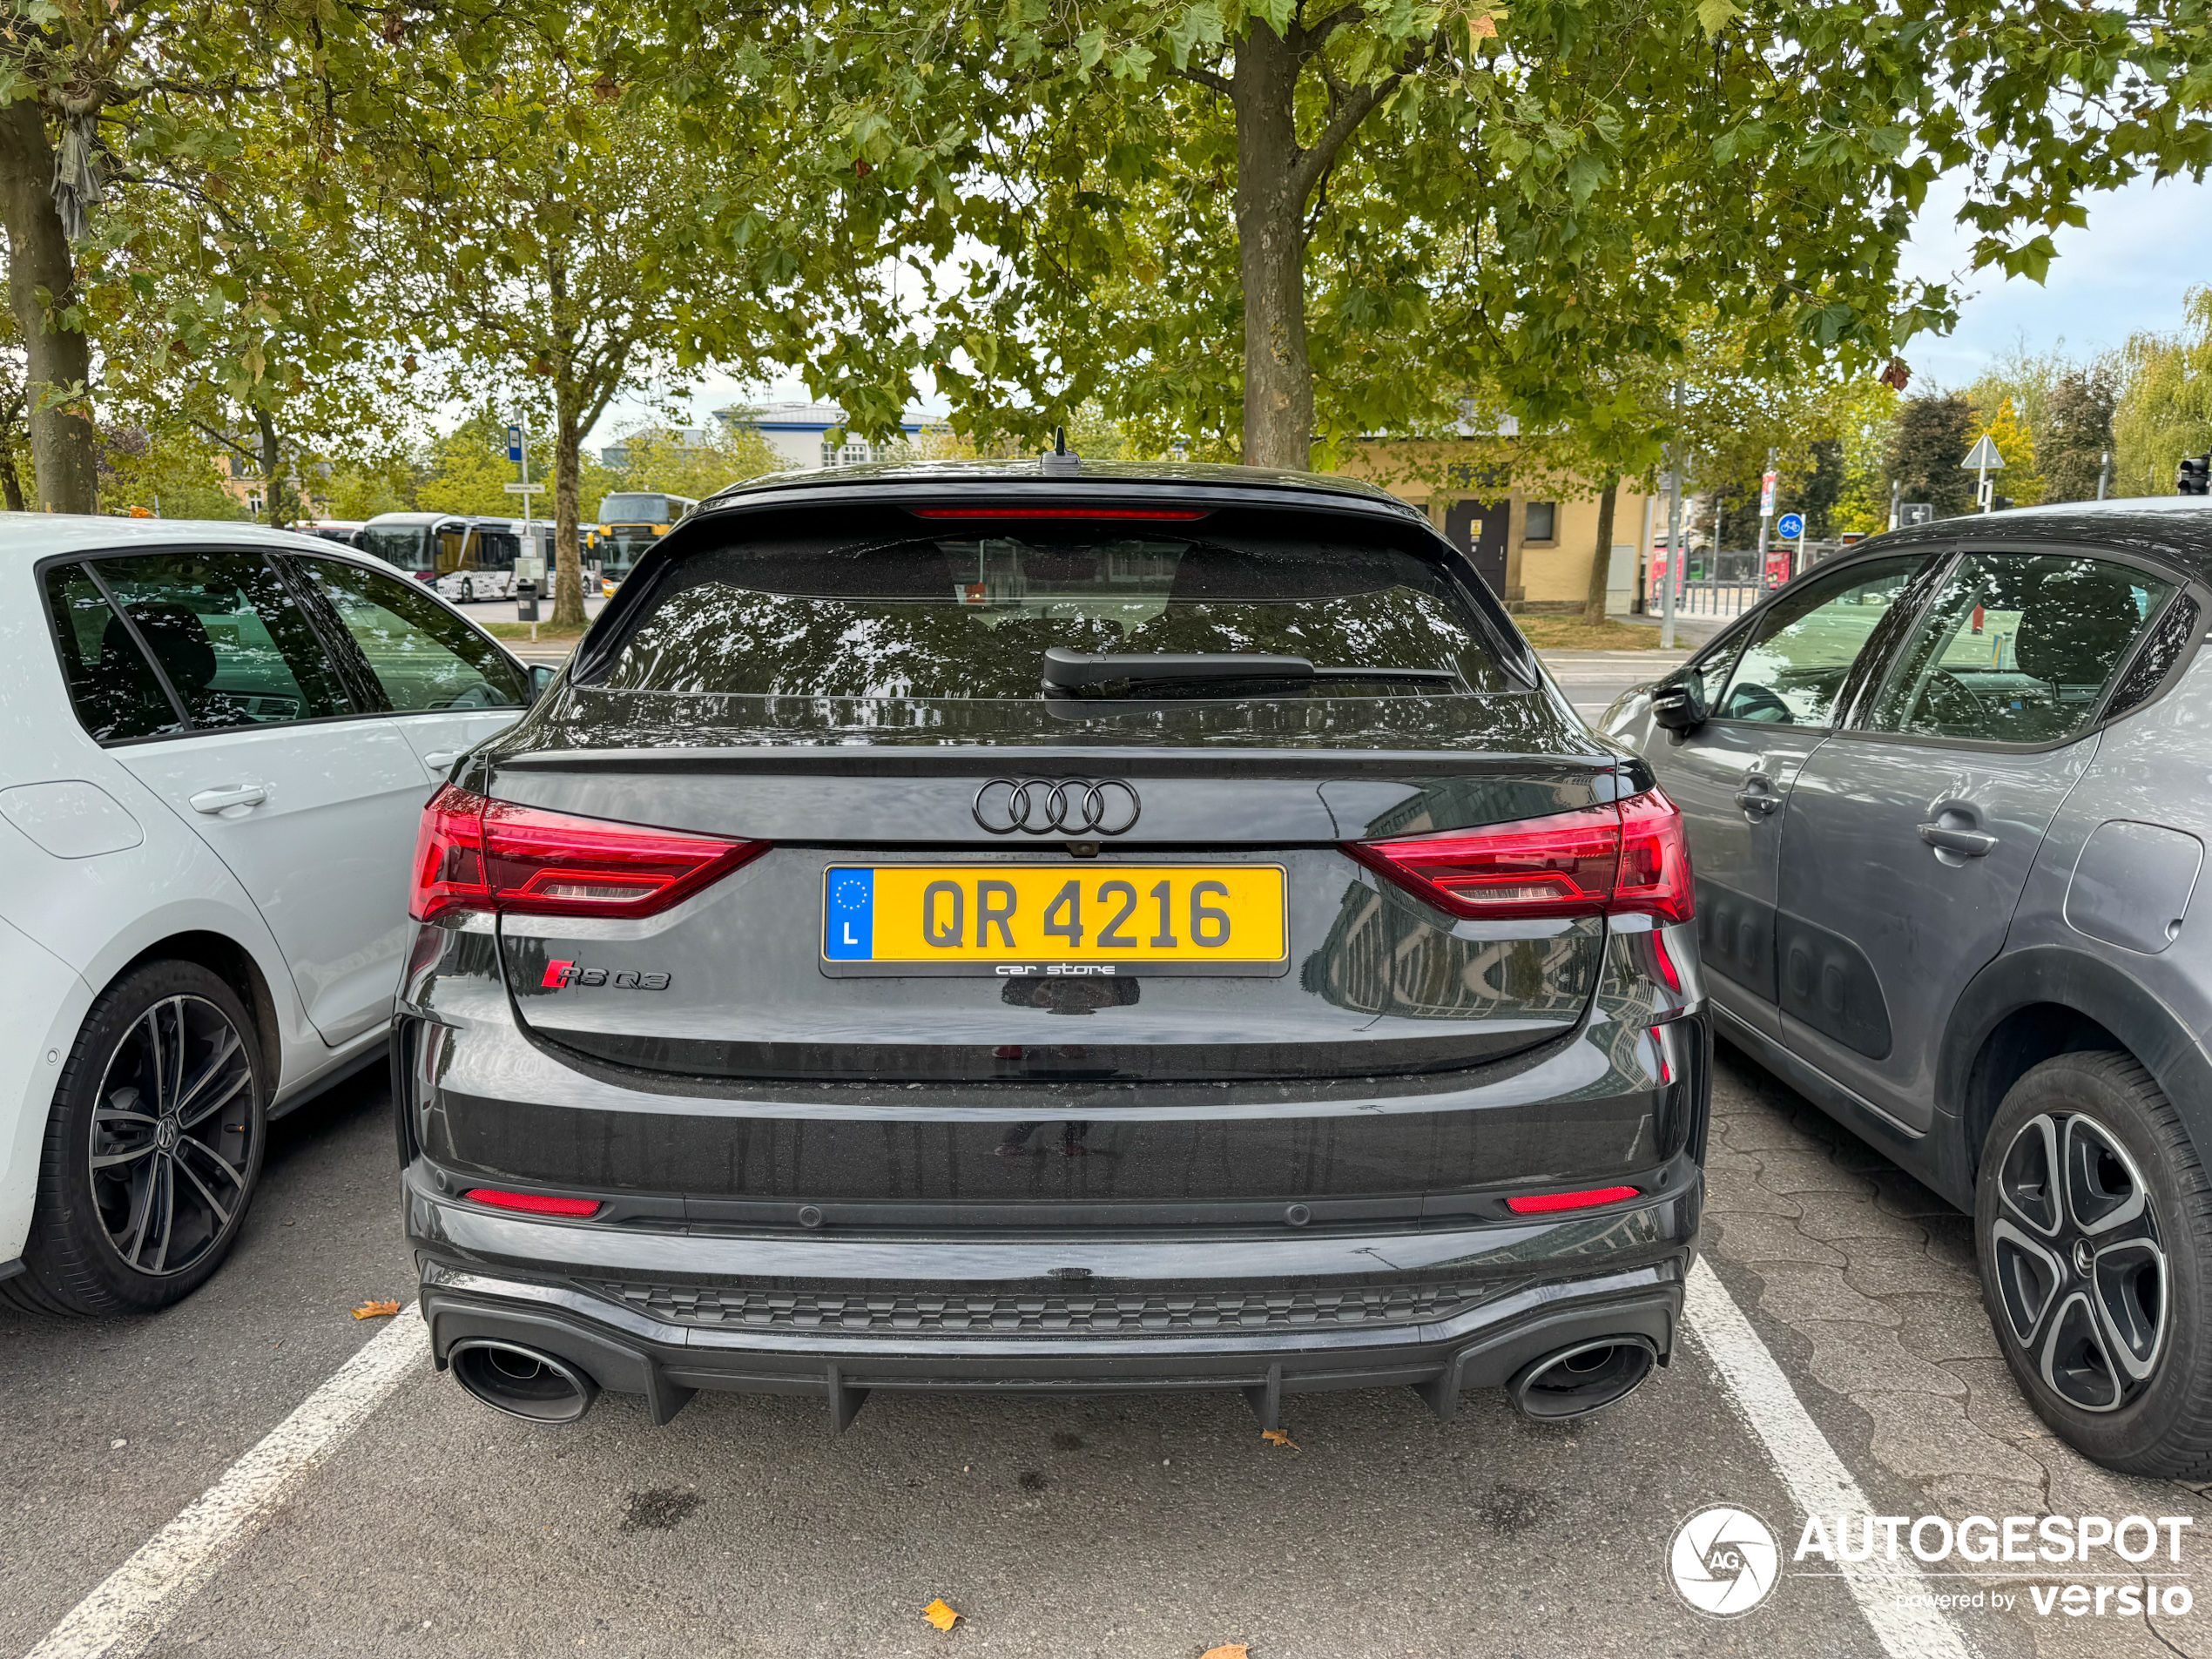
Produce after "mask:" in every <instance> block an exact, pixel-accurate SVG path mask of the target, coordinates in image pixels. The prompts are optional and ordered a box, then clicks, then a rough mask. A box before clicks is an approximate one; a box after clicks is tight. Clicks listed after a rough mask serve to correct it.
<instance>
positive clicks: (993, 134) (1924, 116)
mask: <svg viewBox="0 0 2212 1659" xmlns="http://www.w3.org/2000/svg"><path fill="white" fill-rule="evenodd" d="M2206 49H2207V41H2206V37H2205V30H2204V28H2203V19H2202V11H2201V6H2200V4H2199V0H2137V3H2134V4H2133V5H2132V6H2131V7H2129V8H2128V9H2124V10H2123V9H2119V8H2092V9H2082V8H2080V7H2077V6H2075V5H2074V4H2072V3H2069V0H2029V3H2026V4H2023V5H2020V6H2016V7H2011V8H2007V9H2006V10H2004V11H2003V12H2001V13H1999V14H1992V13H1990V12H1989V11H1988V10H1987V8H1986V7H1984V6H1979V5H1976V4H1972V3H1968V0H1913V3H1911V4H1908V5H1905V6H1902V7H1900V6H1897V5H1894V4H1878V3H1873V0H1853V3H1844V4H1824V5H1820V6H1812V5H1809V4H1806V3H1804V0H1756V3H1751V4H1748V5H1744V4H1738V3H1735V0H1703V3H1701V4H1698V5H1696V6H1692V5H1690V4H1689V3H1679V4H1675V5H1667V6H1657V7H1654V6H1651V5H1649V4H1645V3H1641V0H1528V3H1520V4H1515V5H1514V6H1513V7H1512V8H1511V9H1510V10H1509V11H1508V10H1504V9H1502V8H1498V7H1494V6H1491V5H1488V4H1486V3H1481V0H1427V3H1383V0H1344V3H1337V4H1332V3H1328V0H1314V3H1311V4H1302V3H1298V0H1187V3H1178V0H1099V3H1094V4H1089V5H1085V6H1082V7H1080V8H1078V7H1076V6H1075V5H1073V4H1071V3H1067V0H948V3H947V4H944V5H941V6H934V7H930V8H927V9H916V8H913V7H910V6H907V5H906V4H904V3H903V0H848V3H845V4H842V5H840V7H838V8H837V9H836V10H835V11H834V12H833V13H820V14H818V13H813V12H807V11H801V10H789V11H785V10H775V9H766V10H764V9H762V8H761V7H759V5H757V4H755V3H752V0H666V3H663V4H659V5H656V6H655V7H653V8H652V20H651V27H649V28H646V29H644V30H641V31H640V32H638V33H637V34H636V35H635V36H633V37H630V38H629V40H628V41H627V43H626V44H625V48H624V51H625V52H626V54H627V58H626V61H627V62H629V63H631V64H635V65H636V66H637V74H638V75H639V77H640V78H641V79H642V80H643V81H645V82H649V83H651V84H654V85H656V86H658V87H659V88H660V89H661V90H663V91H665V92H666V93H667V94H668V95H669V96H670V97H671V98H672V99H673V100H674V101H675V102H677V103H678V104H679V105H685V106H686V107H689V106H690V105H691V103H692V102H694V101H697V102H698V103H701V104H705V105H712V106H715V107H722V106H725V105H727V104H728V103H729V102H731V101H732V100H742V99H743V98H751V97H758V98H763V99H766V100H769V101H772V102H775V103H779V104H780V105H782V106H783V107H786V108H790V109H793V110H804V111H806V112H807V115H808V118H810V119H812V120H814V121H816V122H818V123H819V125H820V127H821V129H822V135H821V138H822V141H821V144H820V146H819V153H818V154H817V155H816V156H815V157H814V158H813V164H812V165H813V166H814V167H815V168H816V169H817V171H818V173H819V177H821V178H822V179H825V180H826V179H832V178H836V179H841V181H842V182H841V184H840V187H839V192H838V194H837V197H836V201H837V204H838V207H839V211H840V214H841V216H842V222H845V223H847V224H850V225H853V226H857V227H859V230H858V233H857V234H856V246H860V245H866V246H878V247H883V248H891V247H897V246H907V247H910V248H911V249H912V250H913V253H912V260H911V262H912V274H911V276H910V278H909V279H908V281H909V283H910V284H911V285H912V287H914V288H917V289H919V290H920V292H921V303H920V307H919V309H920V313H921V320H920V321H919V322H918V324H917V326H916V327H914V329H912V330H911V331H908V332H907V333H905V334H900V335H898V336H897V337H895V338H894V337H891V336H880V335H871V336H868V337H866V338H863V337H861V336H860V335H859V334H856V333H855V332H854V331H853V330H852V329H851V328H849V327H847V328H845V329H842V330H840V331H837V332H835V334H834V344H833V347H832V348H831V349H829V350H827V351H826V352H824V353H823V354H821V355H820V356H819V358H818V359H817V360H816V361H814V362H813V364H812V365H811V366H810V374H811V375H812V377H813V383H814V385H815V389H816V390H817V392H818V393H819V394H821V395H834V396H836V397H838V398H839V399H840V401H843V402H844V403H845V404H846V407H847V408H849V409H852V410H853V411H854V412H855V415H856V424H858V425H859V426H860V428H861V429H863V430H867V431H876V432H880V431H883V430H887V428H888V423H889V421H890V420H891V419H892V418H893V417H894V415H895V412H896V410H897V408H898V407H899V405H900V403H901V402H903V401H904V399H905V396H906V395H907V387H908V384H909V377H910V376H911V375H912V374H914V372H916V371H917V370H920V369H921V368H927V369H929V370H930V371H931V372H932V373H934V374H935V376H936V377H937V383H938V385H939V387H940V388H941V390H943V391H945V392H946V393H948V395H950V397H951V398H952V400H953V403H954V416H953V419H954V424H955V425H956V426H957V427H958V428H959V429H960V430H961V432H963V433H968V434H973V435H981V436H984V437H988V435H991V434H992V433H994V432H996V431H1000V430H1013V431H1016V432H1018V433H1020V434H1022V435H1023V436H1025V437H1026V438H1028V439H1029V440H1031V441H1035V440H1036V439H1038V438H1041V437H1042V435H1043V433H1044V432H1045V431H1046V430H1048V429H1049V427H1050V426H1051V425H1053V424H1054V423H1055V422H1056V421H1059V420H1060V419H1062V417H1063V415H1064V414H1065V412H1066V411H1067V410H1068V409H1069V408H1071V407H1073V406H1075V405H1076V404H1078V403H1080V402H1082V401H1085V400H1087V399H1091V398H1098V399H1100V400H1102V401H1104V402H1105V404H1106V405H1107V407H1108V408H1109V410H1110V411H1112V412H1113V413H1115V414H1116V415H1117V416H1120V417H1122V418H1123V419H1125V420H1127V421H1129V422H1130V425H1131V427H1132V429H1133V430H1134V431H1136V432H1137V433H1139V434H1140V435H1142V436H1143V439H1144V441H1145V442H1148V443H1149V444H1151V445H1154V446H1158V445H1161V444H1162V443H1163V442H1164V441H1166V440H1170V439H1172V440H1176V441H1178V442H1181V443H1182V444H1183V445H1184V446H1185V447H1186V448H1188V449H1189V450H1190V452H1191V453H1194V454H1209V453H1219V452H1221V451H1223V450H1225V449H1233V450H1236V451H1237V452H1238V453H1241V454H1242V455H1243V456H1244V458H1245V459H1247V460H1254V461H1261V462H1278V461H1288V462H1302V461H1303V459H1304V456H1305V445H1306V443H1307V442H1308V440H1309V438H1310V439H1312V440H1313V441H1314V442H1318V443H1319V445H1320V446H1321V448H1322V450H1323V452H1324V454H1341V453H1343V452H1344V450H1345V446H1346V445H1348V444H1349V443H1350V442H1352V439H1353V438H1354V437H1355V436H1357V435H1362V434H1366V433H1372V432H1392V433H1398V434H1409V435H1442V434H1445V433H1447V432H1449V431H1451V430H1452V429H1453V428H1454V427H1455V426H1456V425H1457V423H1458V421H1459V419H1460V410H1461V408H1462V405H1463V402H1464V401H1465V400H1467V399H1469V398H1474V399H1475V400H1477V401H1481V400H1484V399H1486V398H1489V397H1492V396H1494V397H1495V398H1497V399H1498V400H1500V401H1501V402H1502V404H1503V405H1504V407H1505V408H1507V409H1508V410H1509V411H1510V412H1512V413H1514V414H1515V415H1518V416H1520V417H1521V419H1522V421H1523V422H1524V424H1526V425H1528V426H1533V427H1534V428H1546V429H1548V428H1554V427H1561V426H1563V427H1566V428H1572V429H1573V430H1575V432H1576V433H1578V434H1579V435H1581V438H1582V440H1583V442H1585V444H1586V446H1587V447H1588V448H1591V449H1592V450H1593V451H1594V452H1595V453H1597V454H1599V455H1605V456H1610V457H1612V458H1614V459H1615V460H1617V461H1619V462H1623V463H1625V464H1629V465H1631V466H1637V467H1641V466H1643V465H1646V464H1649V462H1651V461H1652V460H1653V459H1655V458H1656V442H1657V438H1658V437H1659V435H1661V434H1662V432H1663V430H1664V428H1665V426H1666V419H1665V414H1664V408H1663V400H1662V402H1661V403H1659V404H1655V403H1654V402H1653V401H1650V399H1649V395H1634V394H1632V393H1631V392H1629V390H1627V389H1625V388H1622V386H1621V385H1620V384H1618V382H1617V381H1616V379H1615V369H1616V368H1617V366H1618V365H1620V364H1622V363H1623V362H1624V361H1630V360H1644V361H1653V362H1656V363H1658V364H1660V365H1662V367H1664V366H1672V365H1673V364H1675V363H1676V362H1678V361H1681V359H1682V357H1683V352H1684V334H1685V331H1686V330H1687V328H1688V327H1689V325H1690V323H1691V322H1692V320H1694V316H1695V314H1696V313H1697V312H1698V311H1699V310H1700V309H1701V308H1709V307H1710V308H1716V309H1717V310H1718V311H1719V313H1720V314H1721V315H1722V316H1723V318H1724V319H1726V320H1730V322H1732V323H1735V324H1737V325H1739V326H1741V327H1743V328H1745V329H1746V330H1748V331H1749V332H1750V334H1751V336H1752V338H1753V341H1754V343H1755V344H1756V346H1757V347H1758V349H1759V350H1760V351H1761V352H1762V353H1763V354H1768V355H1769V356H1770V361H1771V362H1772V363H1773V364H1774V365H1775V366H1777V367H1778V366H1779V365H1780V363H1781V361H1782V360H1784V359H1786V358H1787V357H1788V355H1789V354H1791V351H1793V350H1794V349H1796V348H1797V347H1801V346H1810V347H1811V348H1813V349H1814V350H1816V351H1817V352H1818V353H1820V354H1823V355H1825V356H1830V357H1833V358H1838V359H1841V360H1845V361H1849V362H1856V363H1858V364H1870V363H1874V362H1878V361H1881V360H1882V359H1884V358H1885V357H1886V355H1887V354H1889V353H1890V352H1891V351H1892V350H1894V349H1896V348H1897V347H1898V346H1899V345H1901V343H1902V342H1903V341H1905V340H1906V339H1909V338H1910V337H1911V336H1912V334H1914V333H1916V332H1918V331H1919V330H1921V329H1924V328H1927V327H1938V326H1941V325H1942V324H1944V323H1945V322H1946V321H1947V320H1949V319H1950V318H1951V316H1952V313H1953V301H1952V295H1951V294H1950V293H1948V291H1947V290H1946V289H1945V288H1943V287H1940V286H1923V285H1919V284H1916V283H1913V282H1911V281H1909V280H1905V279H1904V278H1902V277H1901V276H1900V274H1899V270H1898V257H1897V256H1898V248H1899V246H1900V245H1901V243H1902V241H1903V239H1904V238H1905V235H1906V234H1907V233H1908V231H1909V228H1910V225H1911V219H1912V212H1913V211H1914V210H1915V209H1916V208H1918V206H1919V205H1920V203H1921V202H1922V200H1923V199H1924V197H1925V191H1926V188H1927V186H1928V185H1929V183H1930V182H1931V181H1932V179H1935V178H1936V177H1937V176H1939V174H1940V173H1942V172H1946V171H1957V172H1965V173H1966V174H1968V175H1969V176H1970V180H1971V185H1972V188H1971V190H1970V193H1969V201H1968V206H1967V208H1966V219H1968V221H1969V223H1970V224H1971V225H1972V226H1973V227H1974V228H1975V229H1976V230H1977V232H1978V233H1979V240H1978V243H1977V246H1976V251H1975V259H1976V261H1977V263H1978V264H1979V265H1981V266H1994V267H1997V268H2000V269H2002V270H2004V271H2005V272H2006V273H2007V274H2021V275H2027V276H2029V277H2032V278H2040V275H2041V273H2042V272H2043V270H2044V269H2045V268H2046V267H2047V264H2048V261H2049V260H2050V258H2051V257H2052V253H2053V246H2052V243H2051V241H2050V237H2049V233H2050V232H2051V231H2052V230H2054V229H2055V228H2056V227H2057V226H2060V225H2066V224H2078V223H2080V222H2081V220H2082V219H2083V216H2084V212H2085V208H2084V200H2085V198H2086V196H2087V193H2088V192H2094V191H2095V190H2099V189H2103V188H2107V187H2109V186H2111V185H2115V184H2118V183H2120V182H2121V181H2123V180H2125V179H2128V178H2129V177H2132V176H2134V175H2135V174H2136V173H2138V172H2143V171H2160V172H2186V173H2190V174H2192V175H2195V174H2201V172H2202V168H2203V166H2204V165H2205V163H2206V161H2207V159H2208V156H2209V154H2212V152H2208V145H2207V134H2206V130H2205V128H2204V126H2203V125H2202V120H2201V114H2202V107H2203V105H2204V101H2205V97H2206V93H2207V90H2208V78H2207V77H2206V74H2205V72H2204V69H2203V64H2204V59H2205V53H2206ZM703 64H714V65H715V66H716V71H715V72H714V73H713V74H709V73H707V72H706V71H704V70H703V69H702V67H701V66H702V65H703ZM1659 378H1660V379H1661V380H1662V381H1663V379H1664V378H1665V377H1664V376H1663V375H1662V376H1661V377H1659ZM870 421H874V422H876V424H875V425H873V427H871V425H870V424H869V423H870Z"/></svg>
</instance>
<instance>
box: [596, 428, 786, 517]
mask: <svg viewBox="0 0 2212 1659" xmlns="http://www.w3.org/2000/svg"><path fill="white" fill-rule="evenodd" d="M619 437H620V440H621V442H622V446H623V448H624V452H625V455H626V459H625V462H624V466H623V467H622V469H621V470H620V472H619V473H618V474H617V478H618V480H619V482H617V483H614V484H613V485H612V486H611V487H612V488H616V489H647V490H661V491H664V492H665V493H666V494H668V495H671V496H688V497H689V498H690V499H691V500H693V501H701V500H704V499H705V497H707V496H711V495H712V494H713V493H714V492H715V491H716V490H718V489H724V488H725V487H727V486H728V485H731V484H734V483H739V482H743V481H744V480H745V479H747V478H758V477H759V476H760V475H762V474H763V473H770V472H774V471H775V470H777V469H779V467H781V466H782V465H783V464H784V463H783V459H782V457H781V456H779V455H777V453H776V452H775V451H774V450H773V449H771V448H769V447H768V442H767V440H766V439H765V438H763V437H762V436H761V435H760V434H759V432H757V431H755V430H754V429H753V428H751V427H745V426H735V427H732V426H725V425H724V424H723V423H722V422H720V421H716V422H715V423H714V427H713V428H712V429H711V430H707V431H698V430H690V431H687V430H684V429H681V428H675V427H670V426H663V425H659V424H658V423H647V424H645V425H643V426H638V427H634V428H631V429H629V430H628V431H626V432H624V433H622V434H620V435H619Z"/></svg>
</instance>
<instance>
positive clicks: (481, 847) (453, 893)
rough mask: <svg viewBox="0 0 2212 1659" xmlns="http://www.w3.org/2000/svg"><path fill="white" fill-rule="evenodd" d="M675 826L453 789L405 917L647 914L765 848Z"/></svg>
mask: <svg viewBox="0 0 2212 1659" xmlns="http://www.w3.org/2000/svg"><path fill="white" fill-rule="evenodd" d="M767 846H768V844H767V843H766V842H765V841H731V840H718V839H716V838H714V837H711V836H704V835H685V834H681V833H678V832H676V831H673V830H664V829H651V828H647V827H645V826H642V825H637V824H618V823H616V822H614V821H613V820H611V819H604V818H572V817H570V816H569V815H568V814H567V813H548V812H542V811H540V810H539V809H538V808H536V807H535V806H516V805H515V804H514V803H513V802H512V801H503V800H491V799H487V798H486V797H484V796H482V795H479V794H476V793H475V792H473V791H471V790H466V789H462V788H460V787H458V786H455V785H453V784H448V785H446V786H444V787H443V788H442V789H440V790H439V791H438V792H437V793H436V794H435V795H433V796H432V797H431V798H430V804H429V805H428V806H426V807H425V808H423V811H422V828H421V833H419V834H418V836H417V837H416V839H415V880H414V890H413V892H412V893H411V894H410V895H409V898H408V914H410V915H412V916H414V917H415V919H416V920H417V921H429V920H431V919H432V918H433V917H435V916H437V915H441V914H443V913H445V912H446V911H448V910H491V911H499V912H502V913H504V914H510V915H531V916H649V915H651V914H654V913H655V912H657V911H661V910H665V909H667V908H668V907H670V906H671V905H672V904H675V903H676V902H678V900H682V899H686V898H689V897H690V896H691V894H694V893H697V892H698V890H699V889H700V888H702V887H706V886H708V885H709V884H710V883H711V882H715V881H718V880H721V879H722V878H723V877H724V876H725V875H727V874H729V873H730V872H731V871H732V870H734V869H736V868H737V867H738V866H739V865H741V864H744V863H745V862H746V861H747V860H750V859H753V858H756V857H758V856H759V854H760V853H764V852H765V851H766V850H767Z"/></svg>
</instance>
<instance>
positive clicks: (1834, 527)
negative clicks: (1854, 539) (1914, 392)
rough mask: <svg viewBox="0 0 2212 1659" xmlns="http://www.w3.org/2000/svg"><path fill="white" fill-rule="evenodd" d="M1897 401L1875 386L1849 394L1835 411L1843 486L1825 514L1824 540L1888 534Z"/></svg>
mask: <svg viewBox="0 0 2212 1659" xmlns="http://www.w3.org/2000/svg"><path fill="white" fill-rule="evenodd" d="M1898 401H1899V395H1898V393H1897V392H1896V391H1895V390H1894V389H1892V388H1891V387H1889V386H1886V385H1885V384H1883V383H1882V382H1881V381H1865V382H1862V383H1861V384H1859V385H1858V386H1857V387H1855V388H1851V392H1850V394H1849V395H1846V396H1845V397H1844V398H1843V399H1841V400H1839V401H1838V407H1837V411H1836V414H1837V421H1836V427H1837V442H1838V444H1839V445H1840V446H1841V447H1842V450H1843V480H1842V482H1841V483H1840V485H1839V486H1838V489H1837V491H1836V502H1835V505H1834V506H1833V507H1831V509H1829V516H1828V528H1827V532H1826V533H1827V534H1829V535H1831V536H1839V535H1842V534H1843V533H1844V532H1845V531H1848V530H1856V531H1858V533H1859V534H1861V535H1863V536H1872V535H1875V534H1877V533H1878V532H1880V531H1882V530H1885V529H1888V528H1889V523H1890V486H1889V475H1888V463H1889V455H1890V450H1891V448H1892V445H1893V443H1894V442H1895V440H1896V435H1897V421H1898Z"/></svg>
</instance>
